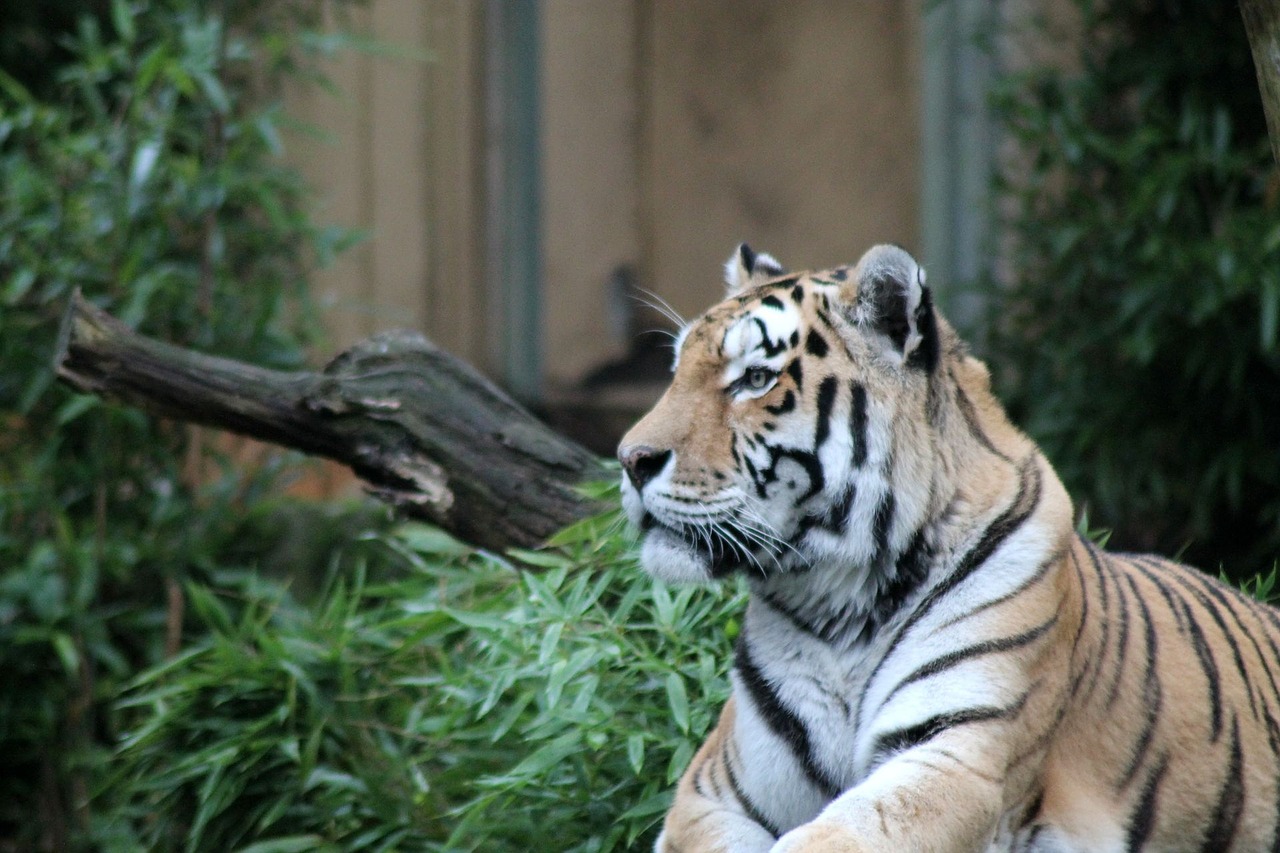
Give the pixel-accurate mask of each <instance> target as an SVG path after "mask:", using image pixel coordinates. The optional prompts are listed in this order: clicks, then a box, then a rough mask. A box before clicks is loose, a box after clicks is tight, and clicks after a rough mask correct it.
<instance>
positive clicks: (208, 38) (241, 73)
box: [0, 0, 1280, 853]
mask: <svg viewBox="0 0 1280 853" xmlns="http://www.w3.org/2000/svg"><path fill="white" fill-rule="evenodd" d="M1077 2H1078V6H1079V8H1080V10H1081V14H1082V16H1083V18H1084V21H1085V37H1084V38H1083V39H1082V42H1081V43H1082V44H1083V45H1085V46H1086V48H1085V52H1084V53H1083V54H1082V56H1081V57H1080V62H1079V66H1078V67H1076V68H1073V69H1071V70H1068V71H1064V70H1061V69H1054V68H1036V69H1031V70H1028V71H1023V72H1019V73H1018V74H1017V75H1012V76H1010V77H1009V78H1007V79H1006V80H1005V81H1004V83H1003V84H1002V88H1001V90H1000V91H999V92H998V93H997V106H998V108H999V110H1000V115H1001V116H1002V121H1003V122H1004V125H1005V127H1006V129H1007V131H1008V133H1009V135H1010V137H1011V139H1012V141H1013V143H1015V146H1016V148H1017V150H1018V152H1020V153H1019V155H1018V156H1016V157H1014V158H1013V159H1011V161H1010V167H1009V168H1008V169H1007V170H1006V172H1005V174H1004V175H1003V177H1002V180H1001V183H1000V185H999V187H998V188H997V191H998V196H999V201H1000V207H1001V210H1002V211H1004V213H1005V214H1006V216H1007V218H1006V221H1005V222H1004V226H1005V228H1006V231H1005V233H1006V234H1007V235H1009V236H1008V241H1007V244H1005V245H1006V246H1007V247H1008V249H1009V253H1008V259H1009V262H1010V263H1009V269H1010V270H1012V275H1011V278H1010V280H1008V281H1003V282H1001V283H999V284H995V285H992V286H993V288H1001V289H1000V290H999V291H998V292H995V293H994V294H993V299H992V302H993V304H994V305H996V306H997V307H998V309H999V310H998V312H997V313H995V314H994V316H993V318H992V320H991V323H990V328H989V330H988V335H989V346H988V349H989V351H990V355H991V357H992V358H993V360H994V364H993V368H994V371H993V372H994V373H995V375H996V376H997V377H999V378H1003V380H1004V381H1003V383H1002V385H1003V387H1002V388H1001V389H1000V391H1001V393H1002V394H1003V396H1004V397H1005V399H1006V400H1009V401H1010V402H1011V405H1012V409H1013V412H1014V414H1015V417H1016V418H1017V419H1018V420H1019V421H1020V422H1022V423H1024V424H1026V425H1027V426H1028V427H1029V428H1030V430H1031V431H1032V432H1033V433H1034V434H1035V435H1036V437H1037V438H1038V440H1040V441H1041V442H1043V443H1044V445H1045V446H1046V448H1047V449H1048V451H1049V453H1050V454H1051V456H1052V458H1053V459H1054V461H1055V463H1056V464H1057V465H1058V466H1059V468H1060V470H1061V471H1062V472H1063V474H1064V476H1065V477H1066V479H1067V481H1068V484H1069V486H1070V488H1071V489H1072V491H1073V493H1074V494H1075V495H1076V496H1077V497H1078V498H1080V499H1081V500H1082V501H1083V502H1084V503H1085V505H1086V506H1087V507H1088V508H1089V509H1090V511H1091V513H1092V520H1093V522H1094V523H1095V524H1097V523H1103V524H1108V525H1114V526H1115V533H1114V535H1113V537H1112V544H1113V545H1117V544H1118V545H1120V546H1121V547H1155V548H1158V549H1160V550H1164V551H1166V552H1175V551H1177V550H1179V549H1181V548H1182V547H1183V546H1186V548H1187V555H1188V556H1190V557H1192V558H1194V559H1196V560H1198V561H1199V563H1200V564H1201V565H1202V566H1204V567H1206V568H1209V569H1215V568H1216V567H1217V566H1218V564H1219V561H1222V563H1223V564H1224V565H1225V566H1226V568H1227V569H1228V570H1230V571H1232V572H1233V573H1235V574H1237V575H1238V576H1248V575H1252V574H1253V573H1254V572H1256V571H1260V570H1263V569H1266V568H1267V567H1268V566H1269V565H1270V563H1271V560H1272V559H1273V558H1274V555H1275V554H1276V553H1280V454H1278V453H1277V448H1280V417H1277V415H1276V412H1278V411H1280V399H1278V395H1280V382H1278V381H1277V379H1280V351H1278V348H1277V347H1278V345H1277V334H1278V332H1277V323H1278V318H1277V312H1278V310H1280V278H1278V276H1280V225H1277V220H1280V217H1277V216H1276V205H1277V196H1278V195H1280V187H1278V185H1277V178H1276V171H1275V168H1274V165H1273V164H1272V163H1271V162H1270V161H1269V159H1268V153H1267V148H1266V142H1265V134H1264V129H1263V124H1262V116H1261V110H1260V107H1259V105H1258V102H1257V93H1256V90H1255V89H1254V88H1253V87H1252V86H1248V87H1242V86H1240V85H1239V81H1240V80H1242V79H1248V80H1250V81H1252V79H1253V77H1252V70H1251V67H1250V66H1249V55H1248V50H1247V45H1246V44H1245V41H1244V36H1243V30H1242V28H1241V26H1240V23H1239V20H1238V13H1237V12H1236V10H1235V8H1234V7H1233V6H1231V5H1230V4H1212V3H1209V2H1204V0H1176V2H1175V0H1167V2H1160V3H1153V2H1145V0H1143V2H1135V3H1113V4H1105V5H1104V4H1095V3H1092V2H1087V0H1077ZM337 5H339V6H340V5H341V4H337ZM326 8H331V7H322V6H320V5H318V4H316V3H313V2H309V0H270V2H261V0H240V2H237V0H226V2H221V3H209V2H203V1H202V0H153V2H146V3H143V2H135V1H134V0H111V1H110V2H109V0H100V2H89V3H86V2H81V0H57V2H43V3H5V4H3V5H0V69H2V70H0V186H3V187H4V188H5V191H4V192H3V193H0V423H2V424H3V431H0V561H2V562H0V566H3V569H2V570H0V851H4V850H30V849H37V850H137V849H155V850H178V849H183V850H193V851H195V850H201V851H204V850H208V851H226V850H243V851H249V853H269V851H276V853H285V852H286V851H301V850H331V851H338V850H353V851H354V850H378V849H388V850H389V849H397V850H433V851H434V850H480V849H483V850H498V851H502V850H512V851H516V850H528V849H557V850H577V851H602V850H610V849H643V848H646V847H647V846H648V845H649V844H650V843H651V840H652V835H653V832H654V828H655V823H656V821H657V819H658V817H659V816H660V814H661V813H662V811H663V809H664V808H665V805H666V803H667V802H668V797H669V795H670V793H669V792H670V788H671V784H672V782H673V781H674V779H675V778H676V776H677V775H678V773H679V771H680V769H681V768H682V767H683V765H684V764H685V763H686V762H687V760H688V759H689V757H690V756H691V754H692V751H693V749H694V748H695V746H696V744H697V743H698V742H699V741H700V740H701V738H702V736H703V735H704V734H705V732H706V730H707V729H708V727H709V726H710V725H711V724H712V718H711V714H712V713H713V712H712V709H714V708H716V707H717V706H718V704H719V702H720V701H721V700H722V699H723V697H724V696H725V694H726V691H727V689H728V688H727V681H726V677H725V670H726V667H727V665H728V662H729V660H730V654H729V649H730V646H731V643H732V640H733V637H734V636H735V634H736V630H737V623H736V621H735V620H736V618H737V615H736V614H738V613H740V611H741V607H742V603H743V594H742V591H741V590H740V589H738V588H736V587H734V586H731V585H730V586H726V587H724V588H722V589H719V590H715V591H707V590H703V591H697V592H695V591H691V590H681V591H670V590H667V589H665V588H664V587H661V586H654V585H652V584H650V583H649V582H648V581H647V580H646V579H645V578H643V577H642V576H641V575H640V573H639V572H638V570H637V569H636V567H635V565H634V562H633V559H632V557H631V556H629V554H628V551H627V543H626V541H625V538H624V537H622V536H620V535H618V530H617V528H616V527H612V526H609V524H610V522H609V521H608V520H607V519H594V520H590V521H587V522H584V523H583V524H581V525H579V526H578V527H576V528H574V529H572V530H570V531H566V532H565V534H563V536H562V537H561V539H560V541H559V542H558V545H557V548H555V549H552V550H550V551H546V552H539V553H522V554H513V555H510V557H509V560H510V561H512V562H514V563H524V564H526V566H525V567H526V568H527V567H529V566H533V567H536V568H538V569H539V570H540V572H539V573H536V574H535V573H529V572H523V571H520V570H518V569H517V568H516V567H515V566H514V565H513V564H512V562H509V561H508V559H505V558H499V557H497V556H494V555H491V554H484V553H477V552H473V551H471V550H469V549H467V548H465V547H463V546H461V545H458V544H457V543H455V542H452V541H451V540H448V539H447V538H445V537H443V536H441V535H440V534H439V533H437V532H434V531H432V530H429V529H426V528H423V527H419V526H405V527H398V528H390V527H389V526H388V525H387V524H386V523H385V519H384V517H383V515H382V513H381V512H380V511H376V510H371V509H369V507H368V506H367V505H360V506H357V507H314V506H307V505H300V504H297V503H290V502H288V501H285V500H283V499H281V498H279V497H277V495H278V492H277V490H276V489H275V484H276V481H277V480H278V478H279V475H280V473H281V471H282V470H285V469H286V468H287V467H288V465H286V464H285V463H282V462H279V461H276V462H272V463H269V464H267V465H266V466H264V467H260V468H255V469H253V470H251V471H246V470H245V469H244V468H243V467H242V466H237V465H235V464H233V463H232V462H231V460H228V459H226V458H225V454H223V453H221V452H220V451H219V449H218V447H217V445H215V444H212V443H210V442H209V441H208V440H206V439H203V438H202V437H201V436H200V434H199V433H198V432H195V431H192V430H191V429H189V428H187V427H184V426H181V425H176V424H172V423H166V422H158V421H154V420H152V419H149V418H147V417H144V416H143V415H141V414H140V413H138V412H136V411H133V410H130V409H125V408H121V407H115V406H109V405H104V404H101V403H100V402H99V401H97V400H96V399H93V398H89V397H81V396H76V395H72V394H70V393H68V392H66V391H64V390H63V389H62V388H61V387H60V386H58V385H57V384H56V383H54V381H53V377H52V373H51V368H50V363H49V360H50V355H51V352H52V349H53V345H54V334H55V331H56V327H57V321H58V319H59V315H60V313H61V311H62V310H63V308H64V307H65V305H66V301H67V298H68V296H69V294H70V292H71V290H72V289H73V288H75V287H80V288H82V289H83V290H84V291H85V293H86V295H88V296H89V298H90V299H92V300H93V301H94V302H96V303H97V304H99V305H102V306H104V307H106V308H107V309H108V310H110V311H112V312H113V313H115V314H117V316H120V317H122V318H124V319H125V320H126V321H127V322H129V323H131V324H133V325H135V326H137V327H139V328H141V329H142V330H143V331H144V332H147V333H149V334H153V335H157V336H159V337H162V338H165V339H167V340H172V341H176V342H179V343H183V344H186V345H188V346H194V347H198V348H202V349H208V350H212V351H216V352H218V353H222V354H226V355H230V356H234V357H238V358H242V359H246V360H249V361H253V362H256V363H259V364H263V365H267V366H273V367H291V366H296V365H299V364H301V363H302V361H303V358H304V352H305V351H306V348H307V346H308V345H309V344H310V343H312V342H313V341H314V339H315V332H316V328H317V327H316V322H315V320H316V314H315V306H314V303H313V302H312V301H311V299H310V297H309V296H308V293H307V290H306V286H305V282H306V279H307V271H308V270H309V269H311V268H313V267H314V266H315V265H316V264H320V263H324V262H325V261H327V260H328V259H329V258H330V257H332V256H333V254H334V253H335V252H338V251H340V250H341V249H342V248H343V247H344V246H345V245H347V244H349V243H350V242H351V241H352V240H353V239H354V238H353V235H352V234H351V233H349V232H347V231H343V230H341V229H335V228H326V227H322V226H321V225H319V224H317V223H316V222H315V221H314V220H313V219H312V216H311V214H310V212H309V207H308V205H309V197H308V195H307V191H306V188H305V187H304V186H303V185H302V183H301V182H300V180H299V178H298V176H297V174H296V173H295V172H293V171H292V170H290V169H289V168H287V167H285V166H284V165H283V164H282V161H281V159H280V157H279V154H280V151H281V147H282V144H283V143H282V138H283V134H284V133H285V132H286V131H287V130H290V129H295V130H299V131H302V130H305V129H303V128H293V127H292V125H291V124H290V122H289V121H288V120H287V118H286V117H285V116H284V115H283V114H282V113H281V111H280V108H279V106H278V103H279V98H278V92H279V87H280V86H281V85H282V84H283V82H284V81H285V80H286V79H290V80H294V81H295V82H297V83H298V84H299V85H302V84H311V85H324V81H323V80H322V79H320V78H319V77H318V75H317V74H316V72H315V69H314V67H313V65H312V64H311V62H310V60H311V58H313V57H314V56H316V52H317V51H320V52H323V51H327V50H331V49H334V48H336V47H340V46H341V44H342V41H343V40H342V39H340V38H334V37H331V36H320V35H318V34H317V32H316V30H315V27H316V25H317V23H318V21H319V18H320V15H321V14H322V13H323V11H324V10H325V9H326ZM300 530H301V531H302V532H301V533H299V532H298V531H300ZM302 542H305V543H306V544H307V546H308V547H306V548H301V547H299V543H302ZM1269 589H1270V586H1268V587H1267V590H1269Z"/></svg>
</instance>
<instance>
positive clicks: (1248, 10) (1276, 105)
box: [1240, 0, 1280, 164]
mask: <svg viewBox="0 0 1280 853" xmlns="http://www.w3.org/2000/svg"><path fill="white" fill-rule="evenodd" d="M1240 14H1241V16H1242V17H1243V18H1244V28H1245V31H1246V32H1247V33H1248V34H1249V49H1250V50H1251V51H1252V52H1253V66H1254V69H1255V70H1256V71H1257V73H1258V88H1259V90H1261V92H1262V111H1263V112H1264V113H1265V114H1266V117H1267V135H1268V136H1269V137H1270V138H1271V154H1272V156H1274V157H1275V160H1276V163H1277V164H1280V0H1240Z"/></svg>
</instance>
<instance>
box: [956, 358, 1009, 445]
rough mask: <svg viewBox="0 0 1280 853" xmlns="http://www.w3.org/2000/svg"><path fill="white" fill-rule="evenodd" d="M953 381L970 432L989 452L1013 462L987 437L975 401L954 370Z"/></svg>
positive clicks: (957, 400)
mask: <svg viewBox="0 0 1280 853" xmlns="http://www.w3.org/2000/svg"><path fill="white" fill-rule="evenodd" d="M951 381H952V382H953V383H954V384H955V389H956V403H957V404H958V405H959V406H960V414H961V415H963V416H964V422H965V424H966V425H967V426H968V427H969V434H970V435H972V436H973V437H974V439H975V440H976V441H977V442H978V444H980V445H982V447H984V448H985V449H986V450H987V451H988V452H989V453H994V454H995V455H996V456H999V457H1000V458H1001V459H1003V460H1004V461H1005V462H1008V463H1010V464H1012V463H1013V458H1012V457H1011V456H1009V455H1008V454H1007V453H1004V452H1003V451H1001V450H999V449H997V448H996V446H995V445H994V444H992V443H991V439H990V438H988V437H987V434H986V433H985V432H983V431H982V425H981V424H980V423H978V413H977V411H976V410H975V409H974V408H973V401H972V400H970V399H969V396H968V395H967V394H965V392H964V388H963V387H962V386H961V385H960V383H959V381H958V380H957V379H956V375H955V372H954V371H952V372H951Z"/></svg>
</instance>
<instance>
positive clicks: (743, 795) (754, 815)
mask: <svg viewBox="0 0 1280 853" xmlns="http://www.w3.org/2000/svg"><path fill="white" fill-rule="evenodd" d="M724 769H725V774H726V775H727V776H728V777H729V787H730V788H731V789H733V795H734V796H735V797H736V798H737V799H738V802H739V803H741V804H742V810H743V811H745V812H746V813H747V817H748V818H750V819H751V820H752V821H753V822H754V823H757V824H759V825H760V826H761V827H763V828H764V831H765V832H767V833H769V834H770V835H772V836H773V837H774V838H777V837H778V836H779V835H781V834H782V831H781V830H780V829H779V828H778V827H777V825H775V824H774V823H773V821H771V820H769V819H768V818H767V817H765V816H764V814H763V813H762V812H761V811H760V809H758V808H756V804H755V803H753V802H752V801H751V798H750V797H748V796H747V792H746V791H744V790H743V788H742V784H741V783H740V782H739V781H738V774H737V773H735V772H733V762H732V761H731V760H730V756H729V753H728V751H726V752H725V754H724Z"/></svg>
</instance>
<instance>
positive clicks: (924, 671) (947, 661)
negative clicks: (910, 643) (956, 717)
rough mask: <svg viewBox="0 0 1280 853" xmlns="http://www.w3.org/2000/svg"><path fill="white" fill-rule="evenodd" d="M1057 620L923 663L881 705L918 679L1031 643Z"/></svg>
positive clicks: (896, 686) (1054, 617)
mask: <svg viewBox="0 0 1280 853" xmlns="http://www.w3.org/2000/svg"><path fill="white" fill-rule="evenodd" d="M1057 622H1058V617H1057V614H1055V615H1053V616H1052V617H1050V618H1049V620H1048V621H1046V622H1043V623H1041V624H1039V625H1037V626H1036V627H1034V628H1032V629H1030V630H1028V631H1023V632H1022V633H1021V634H1014V635H1013V636H1011V637H1001V638H1000V639H998V640H984V641H983V642H981V643H974V644H973V645H970V646H965V647H964V648H962V649H956V650H955V651H951V652H947V653H946V654H945V655H939V656H938V657H936V658H934V659H933V660H931V661H929V662H928V663H926V664H921V665H920V666H919V667H917V668H916V670H915V671H914V672H912V673H911V674H910V675H908V676H906V677H905V678H903V679H902V680H901V681H899V682H898V683H897V684H896V685H894V688H893V689H892V690H890V691H889V695H887V696H885V697H884V701H883V702H881V703H880V707H881V708H884V706H885V705H888V704H889V700H891V699H892V698H893V697H894V696H895V695H897V693H898V692H899V691H900V690H902V689H903V688H904V687H906V686H908V685H910V684H914V683H915V682H917V681H923V680H924V679H926V678H930V677H932V676H934V675H937V674H938V673H940V672H943V671H945V670H948V669H952V668H954V667H957V666H959V665H960V664H962V663H964V662H965V661H968V660H972V659H974V658H979V657H984V656H986V655H993V654H998V653H1000V652H1007V651H1012V650H1013V649H1017V648H1021V647H1022V646H1027V645H1030V644H1031V643H1033V642H1035V641H1036V640H1037V639H1039V638H1040V637H1042V636H1044V634H1045V632H1046V631H1048V630H1049V629H1050V628H1052V627H1053V626H1054V625H1055V624H1057ZM877 713H878V711H877Z"/></svg>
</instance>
